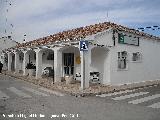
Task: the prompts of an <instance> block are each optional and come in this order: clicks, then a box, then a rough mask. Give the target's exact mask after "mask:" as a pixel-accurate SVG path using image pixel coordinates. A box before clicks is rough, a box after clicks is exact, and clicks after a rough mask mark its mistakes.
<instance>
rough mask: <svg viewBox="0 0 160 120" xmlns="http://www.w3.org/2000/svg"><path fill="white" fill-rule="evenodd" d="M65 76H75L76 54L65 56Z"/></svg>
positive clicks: (65, 54) (66, 54)
mask: <svg viewBox="0 0 160 120" xmlns="http://www.w3.org/2000/svg"><path fill="white" fill-rule="evenodd" d="M63 58H64V59H63V66H64V75H73V73H74V53H64V54H63Z"/></svg>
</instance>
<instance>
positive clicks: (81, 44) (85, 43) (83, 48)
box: [79, 41, 88, 51]
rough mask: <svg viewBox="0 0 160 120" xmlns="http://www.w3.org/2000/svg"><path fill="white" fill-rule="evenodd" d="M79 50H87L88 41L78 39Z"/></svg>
mask: <svg viewBox="0 0 160 120" xmlns="http://www.w3.org/2000/svg"><path fill="white" fill-rule="evenodd" d="M79 45H80V46H79V47H80V51H88V41H80V43H79Z"/></svg>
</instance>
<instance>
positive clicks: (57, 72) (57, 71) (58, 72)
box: [53, 48, 62, 82]
mask: <svg viewBox="0 0 160 120" xmlns="http://www.w3.org/2000/svg"><path fill="white" fill-rule="evenodd" d="M53 50H54V81H55V82H59V81H61V77H62V52H61V51H60V48H54V49H53Z"/></svg>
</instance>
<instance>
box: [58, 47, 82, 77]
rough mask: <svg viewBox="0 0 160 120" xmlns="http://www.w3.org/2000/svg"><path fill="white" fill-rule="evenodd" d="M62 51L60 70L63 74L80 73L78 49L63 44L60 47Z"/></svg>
mask: <svg viewBox="0 0 160 120" xmlns="http://www.w3.org/2000/svg"><path fill="white" fill-rule="evenodd" d="M60 50H61V52H62V72H63V77H64V76H65V75H73V76H76V74H78V73H79V74H80V73H81V70H80V69H81V68H80V67H81V65H80V60H78V58H79V59H80V51H79V48H78V47H75V46H65V47H63V48H61V49H60Z"/></svg>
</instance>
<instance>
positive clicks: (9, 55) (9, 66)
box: [8, 52, 12, 71]
mask: <svg viewBox="0 0 160 120" xmlns="http://www.w3.org/2000/svg"><path fill="white" fill-rule="evenodd" d="M11 61H12V56H11V53H10V52H8V71H11Z"/></svg>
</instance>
